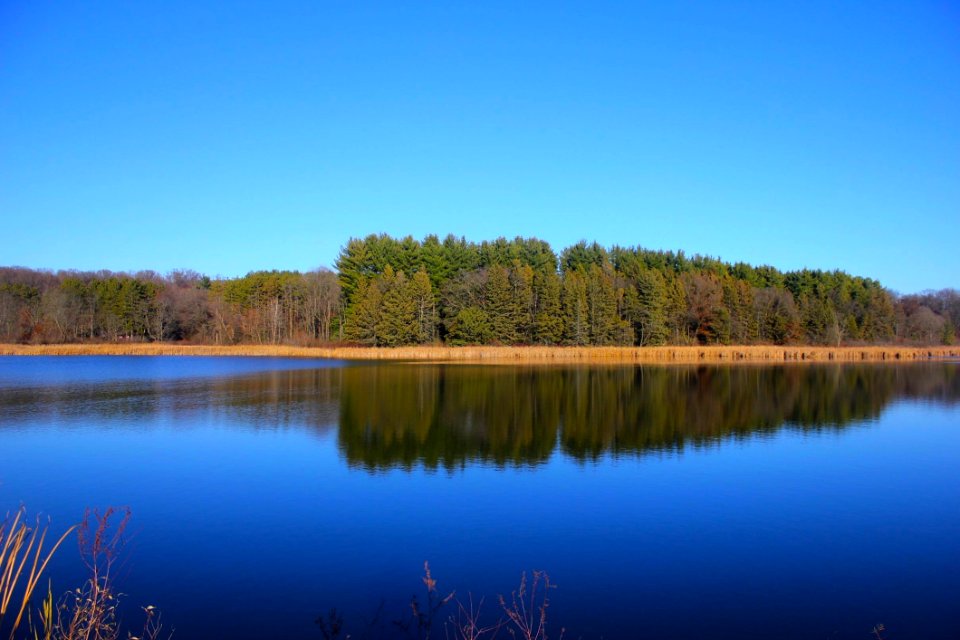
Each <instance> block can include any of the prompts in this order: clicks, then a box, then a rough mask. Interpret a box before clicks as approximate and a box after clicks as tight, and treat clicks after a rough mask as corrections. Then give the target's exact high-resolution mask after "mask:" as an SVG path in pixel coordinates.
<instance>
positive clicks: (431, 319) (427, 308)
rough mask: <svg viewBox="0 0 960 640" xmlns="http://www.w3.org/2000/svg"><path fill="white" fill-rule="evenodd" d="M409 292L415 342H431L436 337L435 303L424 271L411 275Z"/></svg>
mask: <svg viewBox="0 0 960 640" xmlns="http://www.w3.org/2000/svg"><path fill="white" fill-rule="evenodd" d="M409 292H410V297H411V298H412V299H413V303H414V306H415V308H416V342H419V343H425V342H432V341H433V340H434V338H435V337H436V302H435V298H434V295H433V287H432V286H431V284H430V277H429V276H428V275H427V272H426V271H424V270H423V269H420V270H419V271H417V272H416V273H415V274H413V278H411V279H410V283H409Z"/></svg>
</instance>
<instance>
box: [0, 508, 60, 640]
mask: <svg viewBox="0 0 960 640" xmlns="http://www.w3.org/2000/svg"><path fill="white" fill-rule="evenodd" d="M76 528H77V525H74V526H72V527H70V528H68V529H67V530H66V531H65V532H64V533H63V535H61V536H60V537H59V538H58V539H57V541H56V542H54V543H53V545H52V546H51V547H50V548H48V549H46V550H44V544H45V543H46V540H47V532H48V530H49V523H48V524H46V525H44V526H42V527H41V526H40V519H39V518H37V521H36V525H35V526H33V527H29V526H27V522H26V509H25V508H24V507H20V508H19V509H18V510H17V511H16V512H14V514H13V516H10V515H8V516H7V518H6V519H5V520H4V521H3V523H2V524H0V544H2V546H0V632H2V630H3V628H4V625H5V624H6V623H7V620H8V617H7V616H8V615H11V614H13V612H14V611H15V612H16V615H15V616H14V618H13V621H12V623H11V624H10V640H13V638H14V636H15V634H16V633H17V629H19V628H20V624H21V623H22V622H23V615H24V613H26V611H27V606H28V605H29V603H30V599H31V598H32V597H33V592H34V590H35V589H36V588H37V584H38V583H39V582H40V578H41V576H42V575H43V572H44V571H45V570H46V568H47V565H48V564H49V563H50V559H51V558H52V557H53V554H54V553H56V551H57V549H59V548H60V545H61V544H63V541H64V540H66V539H67V536H69V535H70V533H71V532H73V531H74V530H75V529H76ZM11 605H12V608H11Z"/></svg>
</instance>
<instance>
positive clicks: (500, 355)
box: [0, 342, 960, 364]
mask: <svg viewBox="0 0 960 640" xmlns="http://www.w3.org/2000/svg"><path fill="white" fill-rule="evenodd" d="M0 355H4V356H83V355H109V356H252V357H282V358H319V359H327V360H382V361H418V362H464V363H500V364H504V363H524V364H529V363H542V364H549V363H578V362H579V363H624V364H626V363H641V364H642V363H649V364H668V363H691V362H744V363H748V362H889V361H893V362H904V361H907V362H909V361H922V360H932V359H942V358H951V357H954V358H955V357H960V346H950V347H946V346H940V347H897V346H886V347H883V346H874V347H799V346H797V347H790V346H784V347H772V346H703V347H700V346H678V347H537V346H530V347H490V346H477V347H448V346H414V347H294V346H286V345H184V344H165V343H155V342H154V343H137V344H130V343H109V344H49V345H21V344H0Z"/></svg>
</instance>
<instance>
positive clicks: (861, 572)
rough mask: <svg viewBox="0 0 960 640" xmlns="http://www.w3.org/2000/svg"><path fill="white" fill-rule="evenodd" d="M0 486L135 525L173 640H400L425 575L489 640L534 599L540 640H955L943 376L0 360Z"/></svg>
mask: <svg viewBox="0 0 960 640" xmlns="http://www.w3.org/2000/svg"><path fill="white" fill-rule="evenodd" d="M0 461H2V462H0V509H2V510H3V511H6V510H13V509H15V508H16V507H17V506H19V505H20V504H21V503H23V504H25V505H26V506H27V507H28V509H29V511H30V513H32V514H35V513H42V514H43V515H44V516H47V515H49V516H50V517H51V518H52V521H53V529H54V530H55V531H60V530H62V529H64V528H65V527H66V526H67V525H68V524H70V523H73V522H76V521H78V520H79V519H80V518H81V517H82V514H83V511H84V509H85V508H86V507H101V508H103V507H105V506H108V505H124V506H129V507H130V509H131V510H132V514H133V516H132V520H131V525H130V536H129V541H128V543H127V545H126V547H125V548H124V550H123V554H124V555H123V561H122V562H121V563H120V565H119V570H118V572H117V579H118V586H119V588H120V591H122V592H123V593H124V594H125V596H124V599H123V602H124V608H123V611H124V616H125V618H126V619H127V620H129V621H136V620H137V619H138V616H137V614H138V611H139V607H140V606H141V605H148V604H150V605H156V606H158V607H160V608H161V610H162V611H163V619H164V621H165V623H166V626H167V628H171V627H172V628H175V629H176V634H175V636H174V637H175V638H178V639H180V640H185V639H192V638H211V637H230V638H271V637H285V638H322V635H321V633H320V629H319V627H318V626H316V625H315V624H314V620H315V619H316V618H317V616H319V615H321V614H323V613H325V612H327V611H329V610H330V609H331V608H332V607H336V608H337V609H338V610H339V611H341V612H342V613H343V615H344V617H345V620H346V624H347V627H348V628H349V629H350V630H351V631H352V633H354V634H355V635H354V637H363V636H364V633H367V635H372V636H375V635H377V634H378V633H380V634H387V633H390V634H393V633H394V632H399V627H396V626H394V625H392V623H391V621H392V620H393V619H396V618H400V617H401V616H403V615H404V614H405V613H406V612H407V610H408V608H407V603H408V602H409V600H410V597H411V596H412V595H414V594H417V595H418V596H419V597H421V599H422V596H423V583H422V582H421V576H422V571H423V563H424V561H429V563H430V567H431V569H432V572H433V576H434V578H436V579H437V580H438V586H439V589H440V590H441V591H443V592H444V593H446V592H448V591H450V590H454V589H455V590H456V593H457V596H458V597H459V598H460V599H461V600H463V601H464V602H466V601H467V597H468V594H469V593H472V594H473V596H474V601H475V602H477V601H479V599H480V597H482V596H485V598H486V600H485V601H484V605H483V610H484V611H485V612H486V613H488V614H490V615H491V616H493V615H496V614H497V612H498V607H499V604H498V603H497V595H498V594H504V595H507V596H509V593H510V591H511V590H513V589H515V588H516V586H517V584H518V581H519V578H520V575H521V572H523V571H527V572H530V571H532V570H545V571H547V572H548V573H549V576H550V580H551V582H552V583H553V584H555V585H556V589H553V590H551V592H550V598H551V600H550V608H549V610H548V611H549V618H548V619H549V623H550V630H551V634H550V637H553V638H556V637H559V635H560V634H559V631H560V628H561V627H564V628H566V629H567V631H566V637H567V638H580V637H582V638H632V637H648V638H867V637H870V630H871V628H872V627H873V626H874V625H875V624H877V623H883V624H885V625H886V627H887V629H888V630H889V636H888V637H889V638H925V639H927V640H931V639H935V638H958V637H960V613H958V612H960V609H958V607H957V602H960V363H957V362H936V363H915V364H899V365H894V364H868V365H825V364H824V365H820V364H817V365H786V366H758V365H741V366H702V367H688V366H672V367H653V366H642V367H640V366H636V367H557V366H553V367H540V368H537V367H507V366H488V367H482V366H469V365H433V364H395V363H390V364H368V363H343V362H332V361H318V360H295V359H270V358H176V357H26V358H24V357H0ZM49 576H50V577H51V578H52V580H53V582H54V591H55V592H62V591H66V590H67V589H69V588H72V587H74V586H78V585H79V583H80V582H81V581H82V580H83V579H84V577H85V574H84V572H83V570H82V565H81V564H80V562H79V557H78V553H77V551H76V549H75V547H66V548H64V549H63V550H61V551H60V552H59V554H58V555H57V556H56V558H55V562H54V563H53V565H52V568H51V571H50V572H49ZM378 612H379V613H378ZM453 613H454V610H453V609H452V608H450V609H448V610H447V611H446V613H444V614H442V617H443V619H446V617H447V616H448V615H449V614H453ZM434 637H441V638H442V637H444V636H443V633H442V631H441V632H436V630H435V633H434ZM501 637H509V636H507V635H506V634H505V632H504V633H501Z"/></svg>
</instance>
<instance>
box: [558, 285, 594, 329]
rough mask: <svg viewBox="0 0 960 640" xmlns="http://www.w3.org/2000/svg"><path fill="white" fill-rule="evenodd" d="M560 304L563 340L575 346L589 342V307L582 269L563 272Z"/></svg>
mask: <svg viewBox="0 0 960 640" xmlns="http://www.w3.org/2000/svg"><path fill="white" fill-rule="evenodd" d="M561 304H562V312H561V313H562V316H563V340H564V342H565V343H567V344H571V345H577V346H582V345H585V344H589V342H590V320H589V308H588V307H587V283H586V277H585V276H584V273H583V271H582V270H579V269H578V270H575V271H567V272H566V273H565V274H564V277H563V290H562V295H561Z"/></svg>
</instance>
